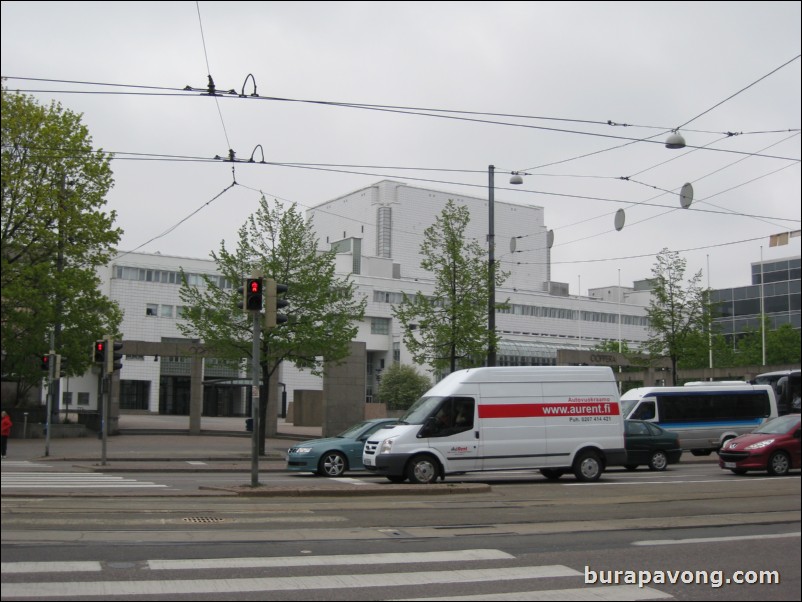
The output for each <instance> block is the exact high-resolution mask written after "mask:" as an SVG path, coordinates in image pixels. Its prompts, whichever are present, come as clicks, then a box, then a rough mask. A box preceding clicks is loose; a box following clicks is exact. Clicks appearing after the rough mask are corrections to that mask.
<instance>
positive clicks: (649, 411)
mask: <svg viewBox="0 0 802 602" xmlns="http://www.w3.org/2000/svg"><path fill="white" fill-rule="evenodd" d="M654 417H655V411H654V402H653V401H643V402H641V404H640V405H639V406H638V409H637V410H635V413H634V414H632V416H630V419H633V420H654Z"/></svg>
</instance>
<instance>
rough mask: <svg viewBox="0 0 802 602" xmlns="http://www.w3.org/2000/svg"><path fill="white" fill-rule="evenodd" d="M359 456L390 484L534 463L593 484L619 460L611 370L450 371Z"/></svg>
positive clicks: (619, 425)
mask: <svg viewBox="0 0 802 602" xmlns="http://www.w3.org/2000/svg"><path fill="white" fill-rule="evenodd" d="M362 462H363V464H364V465H365V468H367V469H368V470H370V471H373V472H376V473H378V474H382V475H385V476H386V477H387V478H388V479H390V480H391V481H393V482H394V483H400V482H402V481H404V480H405V479H409V480H410V481H411V482H413V483H433V482H434V481H436V480H437V478H438V477H439V478H441V479H444V478H445V475H447V474H454V473H464V472H473V471H484V470H532V469H539V470H540V472H541V473H542V474H543V475H544V476H545V477H546V478H549V479H558V478H559V477H560V476H562V475H563V474H564V473H566V472H569V471H572V472H573V473H574V475H575V476H576V478H577V479H578V480H580V481H596V480H598V479H599V477H600V476H601V474H602V472H604V469H605V467H606V466H607V465H622V464H625V463H626V452H625V450H624V422H623V419H622V417H621V412H620V409H619V404H618V387H617V386H616V382H615V377H614V376H613V371H612V369H611V368H609V367H592V366H531V367H516V368H473V369H470V370H460V371H458V372H454V373H452V374H449V375H448V376H447V377H446V378H444V379H443V380H441V381H440V382H439V383H437V384H436V385H435V386H434V387H432V388H431V389H430V390H429V391H428V392H427V393H426V394H425V395H424V396H423V397H421V398H420V399H419V400H418V401H417V402H415V404H414V405H413V406H412V407H411V408H410V409H409V411H408V412H407V413H406V414H405V415H404V416H402V417H401V418H400V419H399V424H398V425H396V426H395V427H393V428H391V429H382V430H380V431H378V432H377V433H375V435H374V436H373V437H371V438H370V439H368V441H367V442H366V443H365V448H364V450H363V452H362Z"/></svg>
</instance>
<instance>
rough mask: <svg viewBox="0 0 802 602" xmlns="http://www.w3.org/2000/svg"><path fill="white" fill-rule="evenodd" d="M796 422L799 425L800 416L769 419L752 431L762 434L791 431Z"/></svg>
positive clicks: (777, 433)
mask: <svg viewBox="0 0 802 602" xmlns="http://www.w3.org/2000/svg"><path fill="white" fill-rule="evenodd" d="M794 424H796V425H797V426H799V418H798V417H797V416H783V417H781V418H775V419H774V420H769V421H768V422H767V423H766V424H764V425H763V426H761V427H760V428H758V429H757V430H754V431H752V432H753V433H758V434H761V435H779V434H781V433H787V432H788V431H790V430H791V428H792V427H793V426H794Z"/></svg>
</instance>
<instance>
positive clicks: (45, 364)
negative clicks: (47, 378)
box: [39, 353, 50, 372]
mask: <svg viewBox="0 0 802 602" xmlns="http://www.w3.org/2000/svg"><path fill="white" fill-rule="evenodd" d="M39 367H40V368H41V369H42V370H44V371H45V372H50V354H49V353H48V354H46V355H43V356H41V357H40V358H39Z"/></svg>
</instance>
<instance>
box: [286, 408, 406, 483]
mask: <svg viewBox="0 0 802 602" xmlns="http://www.w3.org/2000/svg"><path fill="white" fill-rule="evenodd" d="M397 423H398V421H397V420H396V419H395V418H375V419H373V420H365V421H364V422H360V423H359V424H355V425H354V426H352V427H351V428H349V429H347V430H345V431H343V432H342V433H340V434H339V435H337V436H336V437H328V438H326V439H311V440H309V441H303V442H301V443H299V444H298V445H296V446H295V447H291V448H290V449H288V450H287V470H291V471H295V472H314V473H317V474H319V475H321V476H324V477H340V476H342V475H343V474H345V471H347V470H364V469H365V467H364V466H363V465H362V448H363V447H365V441H367V439H368V437H369V436H371V435H372V434H373V433H375V432H376V431H378V430H379V429H382V428H384V427H387V426H393V425H395V424H397Z"/></svg>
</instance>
